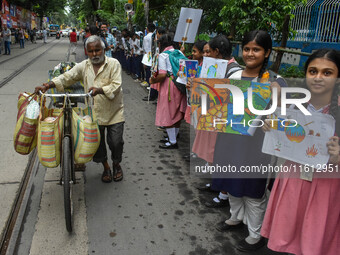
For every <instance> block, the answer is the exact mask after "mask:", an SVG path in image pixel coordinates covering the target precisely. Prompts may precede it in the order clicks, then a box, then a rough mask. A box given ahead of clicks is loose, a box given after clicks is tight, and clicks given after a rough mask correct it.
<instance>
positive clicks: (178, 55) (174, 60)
mask: <svg viewBox="0 0 340 255" xmlns="http://www.w3.org/2000/svg"><path fill="white" fill-rule="evenodd" d="M164 53H166V54H168V55H169V60H170V64H171V69H172V74H168V75H169V77H170V79H172V82H173V83H174V84H175V85H176V87H177V89H178V90H179V91H180V92H181V93H182V94H184V95H185V94H186V93H187V90H186V87H185V85H184V84H182V83H179V82H177V81H176V79H177V73H178V70H179V61H180V60H181V59H188V58H187V57H186V56H184V55H183V54H182V52H181V51H180V50H174V51H170V50H167V51H164ZM172 76H173V78H172Z"/></svg>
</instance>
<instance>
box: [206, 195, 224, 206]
mask: <svg viewBox="0 0 340 255" xmlns="http://www.w3.org/2000/svg"><path fill="white" fill-rule="evenodd" d="M216 198H217V199H218V201H219V202H215V200H214V199H213V200H211V202H205V203H204V205H205V206H206V207H209V208H222V207H226V206H228V205H229V199H220V198H219V197H216Z"/></svg>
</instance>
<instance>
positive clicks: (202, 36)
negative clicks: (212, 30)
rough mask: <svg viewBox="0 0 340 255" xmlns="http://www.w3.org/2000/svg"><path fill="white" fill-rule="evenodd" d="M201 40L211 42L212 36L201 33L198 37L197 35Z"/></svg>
mask: <svg viewBox="0 0 340 255" xmlns="http://www.w3.org/2000/svg"><path fill="white" fill-rule="evenodd" d="M197 39H198V40H200V41H207V42H209V41H210V36H209V35H208V34H199V35H198V36H197V37H196V40H197Z"/></svg>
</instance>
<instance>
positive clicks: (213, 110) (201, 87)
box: [191, 78, 271, 135]
mask: <svg viewBox="0 0 340 255" xmlns="http://www.w3.org/2000/svg"><path fill="white" fill-rule="evenodd" d="M215 84H231V85H235V86H237V87H238V88H240V90H241V91H242V92H243V96H244V107H245V113H244V115H234V114H233V95H232V93H230V91H229V90H228V89H226V88H224V89H220V88H219V89H216V88H214V86H215ZM249 87H252V89H253V93H252V97H253V98H252V99H253V106H254V108H255V109H258V110H264V109H265V108H266V107H267V104H268V103H269V101H270V98H271V92H270V87H269V84H261V83H257V82H252V81H244V80H243V81H240V80H229V79H209V78H205V79H201V78H196V79H194V81H193V88H192V90H191V111H192V114H193V115H195V117H196V119H197V126H196V128H197V129H198V130H206V131H215V132H223V133H232V134H241V135H252V132H251V130H253V131H255V129H254V128H251V127H250V126H249V124H248V123H249V121H250V120H254V119H255V118H257V117H258V116H257V115H255V114H253V113H251V112H250V110H249V108H248V100H247V98H248V88H249ZM202 94H206V95H207V114H205V115H202V114H201V112H202V109H201V104H202V98H201V97H202ZM221 120H222V121H221ZM243 122H245V125H242V124H232V123H243Z"/></svg>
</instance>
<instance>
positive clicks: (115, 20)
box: [95, 10, 126, 30]
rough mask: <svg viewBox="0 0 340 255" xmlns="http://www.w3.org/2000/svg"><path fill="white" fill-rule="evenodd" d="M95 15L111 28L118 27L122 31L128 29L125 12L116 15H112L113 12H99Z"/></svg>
mask: <svg viewBox="0 0 340 255" xmlns="http://www.w3.org/2000/svg"><path fill="white" fill-rule="evenodd" d="M95 14H97V15H98V16H99V17H100V18H101V19H102V20H103V21H106V22H108V23H109V24H110V25H111V26H117V27H118V29H120V30H121V29H123V28H125V27H126V19H125V17H124V16H125V13H124V12H121V13H115V15H112V12H108V11H104V10H97V11H96V12H95Z"/></svg>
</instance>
